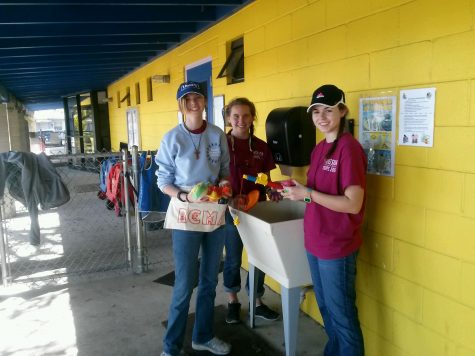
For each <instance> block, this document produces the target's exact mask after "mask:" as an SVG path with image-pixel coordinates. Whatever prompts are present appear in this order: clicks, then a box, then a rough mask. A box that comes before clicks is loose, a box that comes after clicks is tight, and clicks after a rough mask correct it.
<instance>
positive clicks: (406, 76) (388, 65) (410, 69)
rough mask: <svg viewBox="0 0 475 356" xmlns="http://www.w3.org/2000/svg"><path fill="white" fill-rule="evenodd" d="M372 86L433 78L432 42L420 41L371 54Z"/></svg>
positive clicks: (422, 81) (413, 82)
mask: <svg viewBox="0 0 475 356" xmlns="http://www.w3.org/2000/svg"><path fill="white" fill-rule="evenodd" d="M370 62H371V71H370V72H371V73H370V75H371V85H372V87H385V86H388V85H390V86H399V85H404V86H408V85H416V84H419V83H427V82H430V80H431V65H432V44H431V43H430V42H420V43H416V44H411V45H407V46H402V47H397V48H392V49H388V50H384V51H380V52H375V53H372V54H371V60H370Z"/></svg>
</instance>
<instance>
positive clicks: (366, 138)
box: [360, 96, 396, 176]
mask: <svg viewBox="0 0 475 356" xmlns="http://www.w3.org/2000/svg"><path fill="white" fill-rule="evenodd" d="M395 118H396V97H395V96H385V97H367V98H361V99H360V143H361V145H362V146H363V149H364V151H365V153H366V157H367V158H368V171H367V173H369V174H378V175H384V176H394V152H395V145H396V122H395Z"/></svg>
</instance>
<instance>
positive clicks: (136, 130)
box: [126, 108, 141, 149]
mask: <svg viewBox="0 0 475 356" xmlns="http://www.w3.org/2000/svg"><path fill="white" fill-rule="evenodd" d="M126 115H127V138H128V140H129V141H128V144H129V149H131V148H132V146H137V147H138V149H140V148H141V147H140V124H139V112H138V110H137V109H135V108H134V109H128V110H127V112H126Z"/></svg>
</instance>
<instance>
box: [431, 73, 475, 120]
mask: <svg viewBox="0 0 475 356" xmlns="http://www.w3.org/2000/svg"><path fill="white" fill-rule="evenodd" d="M432 86H434V87H436V88H437V92H436V100H435V122H434V124H435V126H468V124H469V122H470V120H469V109H470V82H469V81H465V80H464V81H455V82H447V83H437V84H435V85H432ZM455 103H456V104H455ZM454 104H455V105H454Z"/></svg>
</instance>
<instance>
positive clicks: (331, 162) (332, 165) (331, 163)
mask: <svg viewBox="0 0 475 356" xmlns="http://www.w3.org/2000/svg"><path fill="white" fill-rule="evenodd" d="M337 166H338V160H337V159H331V158H329V159H327V160H326V161H325V163H324V164H323V167H322V170H323V171H325V172H330V173H335V172H336V167H337Z"/></svg>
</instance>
